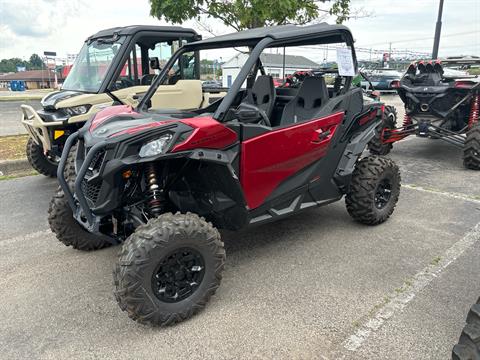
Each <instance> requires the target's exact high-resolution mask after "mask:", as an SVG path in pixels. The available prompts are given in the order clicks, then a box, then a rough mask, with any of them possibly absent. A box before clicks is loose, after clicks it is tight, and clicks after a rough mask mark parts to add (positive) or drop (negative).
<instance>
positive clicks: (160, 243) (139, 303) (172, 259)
mask: <svg viewBox="0 0 480 360" xmlns="http://www.w3.org/2000/svg"><path fill="white" fill-rule="evenodd" d="M224 263H225V250H224V247H223V242H222V241H221V240H220V234H219V232H218V231H217V230H216V229H215V228H214V227H213V226H212V225H211V224H210V223H207V222H206V221H205V220H203V219H202V218H200V217H199V216H197V215H195V214H191V213H187V214H180V213H177V214H175V215H173V214H170V213H169V214H163V215H161V216H160V217H158V218H154V219H151V220H149V221H148V223H147V224H145V225H142V226H140V227H138V228H137V229H136V231H135V233H133V234H132V235H131V236H130V237H129V238H128V239H127V240H126V241H125V243H124V244H123V246H122V250H121V252H120V254H119V258H118V261H117V264H116V266H115V268H114V270H113V277H114V283H115V289H116V290H115V297H116V299H117V301H118V304H119V306H120V308H121V309H122V310H123V311H126V312H127V313H128V316H129V317H130V318H132V319H133V320H136V321H138V322H140V323H144V324H149V325H157V326H166V325H170V324H174V323H177V322H180V321H183V320H186V319H188V318H190V317H191V316H193V315H194V314H196V313H197V312H198V311H200V310H201V309H203V307H205V305H206V303H207V302H208V301H209V299H210V297H211V296H212V295H213V294H214V293H215V291H216V290H217V288H218V287H219V286H220V281H221V278H222V271H223V267H224Z"/></svg>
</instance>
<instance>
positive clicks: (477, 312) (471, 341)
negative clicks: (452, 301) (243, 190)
mask: <svg viewBox="0 0 480 360" xmlns="http://www.w3.org/2000/svg"><path fill="white" fill-rule="evenodd" d="M452 359H453V360H471V359H480V299H478V300H477V303H476V304H475V305H473V306H472V307H471V308H470V311H469V312H468V315H467V324H466V325H465V327H464V328H463V331H462V334H461V335H460V339H459V341H458V344H457V345H455V346H454V347H453V351H452Z"/></svg>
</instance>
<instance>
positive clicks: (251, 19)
mask: <svg viewBox="0 0 480 360" xmlns="http://www.w3.org/2000/svg"><path fill="white" fill-rule="evenodd" d="M149 1H150V5H151V8H150V15H152V16H154V17H156V18H158V19H162V18H164V19H165V20H167V21H170V22H172V23H174V24H178V23H182V22H184V21H186V20H189V19H199V18H200V16H202V15H203V16H207V17H211V18H215V19H218V20H220V21H222V22H223V23H224V24H225V25H227V26H230V27H232V28H234V29H235V30H237V31H240V30H244V29H250V28H254V27H262V26H273V25H285V24H298V25H303V24H307V23H310V22H313V21H315V20H316V19H318V17H319V16H320V14H321V13H329V14H330V15H334V16H337V23H339V24H340V23H342V22H343V21H345V20H347V19H348V18H349V16H350V10H349V9H350V0H230V1H225V0H149ZM326 2H332V3H333V4H332V6H331V8H330V9H329V10H325V9H322V8H321V7H320V6H319V5H320V3H326Z"/></svg>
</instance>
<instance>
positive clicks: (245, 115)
mask: <svg viewBox="0 0 480 360" xmlns="http://www.w3.org/2000/svg"><path fill="white" fill-rule="evenodd" d="M235 115H236V116H237V118H238V119H239V121H240V122H243V123H247V124H248V123H257V124H259V125H265V126H268V127H271V126H272V125H271V124H270V120H269V118H268V116H267V114H266V113H265V111H263V110H262V109H260V108H259V107H257V106H255V105H253V104H248V103H241V104H240V105H238V107H237V109H236V111H235ZM259 117H260V119H259Z"/></svg>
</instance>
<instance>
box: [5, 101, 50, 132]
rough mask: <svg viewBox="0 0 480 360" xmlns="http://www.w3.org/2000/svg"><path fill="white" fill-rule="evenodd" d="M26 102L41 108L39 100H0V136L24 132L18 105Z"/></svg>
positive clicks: (35, 107)
mask: <svg viewBox="0 0 480 360" xmlns="http://www.w3.org/2000/svg"><path fill="white" fill-rule="evenodd" d="M22 104H27V105H30V106H32V107H33V108H34V109H41V107H42V106H41V105H40V100H25V101H0V114H1V115H0V136H7V135H18V134H26V133H27V131H26V130H25V128H24V126H23V125H22V123H21V121H20V120H21V118H22V112H21V110H20V105H22Z"/></svg>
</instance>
